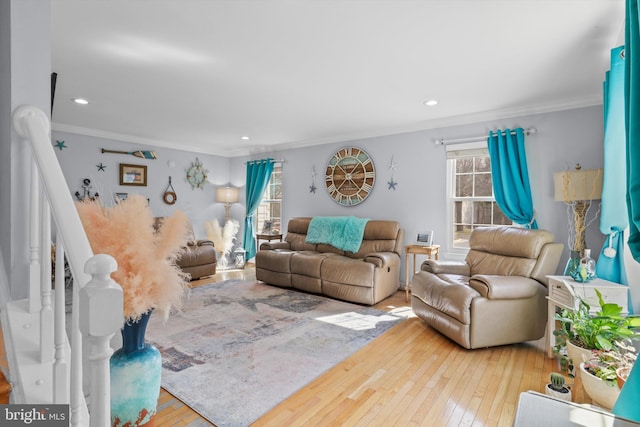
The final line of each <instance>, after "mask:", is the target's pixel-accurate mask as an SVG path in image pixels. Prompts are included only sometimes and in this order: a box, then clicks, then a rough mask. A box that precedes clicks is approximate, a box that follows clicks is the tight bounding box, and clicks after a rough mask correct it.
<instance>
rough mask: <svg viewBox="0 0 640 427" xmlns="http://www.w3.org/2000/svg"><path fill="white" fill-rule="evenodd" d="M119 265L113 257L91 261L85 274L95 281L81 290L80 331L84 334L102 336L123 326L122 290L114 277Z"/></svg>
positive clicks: (102, 257)
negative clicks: (112, 276)
mask: <svg viewBox="0 0 640 427" xmlns="http://www.w3.org/2000/svg"><path fill="white" fill-rule="evenodd" d="M117 267H118V264H117V263H116V260H115V259H114V258H113V257H112V256H111V255H106V254H99V255H94V256H92V257H91V258H89V259H88V260H87V262H86V263H85V265H84V271H85V273H87V274H90V275H91V280H90V281H89V283H87V284H86V285H85V286H84V287H83V288H82V289H80V330H81V331H82V333H83V334H84V335H88V336H93V337H100V336H106V335H110V334H113V333H115V332H116V331H117V330H118V329H120V328H121V327H122V324H123V322H124V315H123V312H122V311H123V301H124V299H123V295H122V288H121V287H120V285H118V284H117V283H116V282H115V281H114V280H113V279H112V278H111V277H110V276H109V274H111V273H112V272H114V271H116V270H117Z"/></svg>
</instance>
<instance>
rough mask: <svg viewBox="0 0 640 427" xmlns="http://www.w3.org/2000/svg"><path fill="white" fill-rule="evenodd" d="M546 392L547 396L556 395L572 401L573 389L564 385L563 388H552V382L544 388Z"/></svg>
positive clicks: (558, 397) (557, 397)
mask: <svg viewBox="0 0 640 427" xmlns="http://www.w3.org/2000/svg"><path fill="white" fill-rule="evenodd" d="M544 393H545V394H546V395H547V396H551V397H554V398H556V399H560V400H566V401H567V402H571V390H569V389H568V388H567V387H562V390H554V389H552V388H551V384H547V386H546V387H545V389H544Z"/></svg>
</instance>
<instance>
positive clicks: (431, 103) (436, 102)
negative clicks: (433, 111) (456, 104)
mask: <svg viewBox="0 0 640 427" xmlns="http://www.w3.org/2000/svg"><path fill="white" fill-rule="evenodd" d="M437 104H438V101H436V100H435V99H430V100H428V101H425V102H424V105H426V106H428V107H433V106H434V105H437Z"/></svg>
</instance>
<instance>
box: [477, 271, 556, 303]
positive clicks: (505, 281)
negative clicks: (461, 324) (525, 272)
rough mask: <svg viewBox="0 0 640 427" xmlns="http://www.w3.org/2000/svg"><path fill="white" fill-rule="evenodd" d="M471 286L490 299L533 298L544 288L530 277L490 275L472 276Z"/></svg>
mask: <svg viewBox="0 0 640 427" xmlns="http://www.w3.org/2000/svg"><path fill="white" fill-rule="evenodd" d="M469 286H471V287H472V288H473V289H475V290H476V291H478V292H479V293H480V295H482V296H483V297H485V298H488V299H523V298H531V297H532V296H534V295H535V294H536V293H537V292H538V291H539V289H540V288H541V287H542V288H544V285H542V284H541V283H540V282H538V281H537V280H534V279H531V278H529V277H523V276H493V275H488V274H476V275H475V276H471V279H469Z"/></svg>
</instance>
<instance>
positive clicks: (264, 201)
mask: <svg viewBox="0 0 640 427" xmlns="http://www.w3.org/2000/svg"><path fill="white" fill-rule="evenodd" d="M282 173H283V168H282V163H276V164H274V166H273V171H272V172H271V176H270V177H269V183H268V184H267V188H266V189H265V192H264V194H263V195H262V198H261V199H260V203H259V204H258V208H257V209H256V212H255V214H254V223H255V225H256V234H262V230H263V226H264V222H265V221H269V220H270V221H272V222H273V218H274V217H272V216H271V215H269V216H268V217H267V216H265V217H264V218H261V211H264V210H265V209H266V211H267V212H272V210H271V209H270V207H271V205H272V204H279V205H280V209H279V210H280V217H279V218H278V219H279V222H278V223H279V225H278V226H277V230H278V233H281V232H282V201H283V199H284V197H283V194H284V193H283V191H282V190H283V188H282V186H283V181H282ZM276 174H279V175H280V199H270V198H267V197H269V196H270V195H271V194H270V193H269V192H270V189H271V188H272V186H274V184H272V182H271V181H272V180H273V178H274V176H275V175H276ZM265 205H268V206H267V207H265ZM272 232H274V233H275V231H272Z"/></svg>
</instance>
